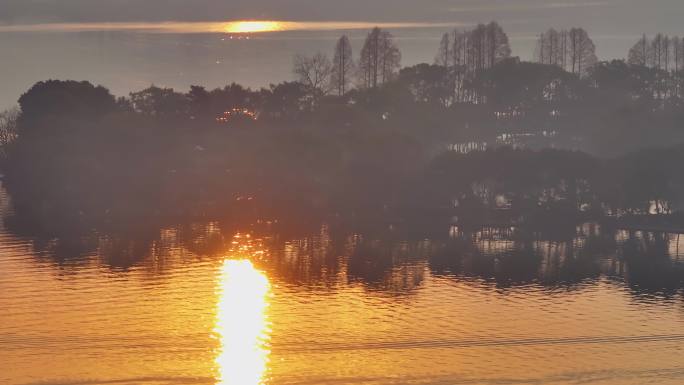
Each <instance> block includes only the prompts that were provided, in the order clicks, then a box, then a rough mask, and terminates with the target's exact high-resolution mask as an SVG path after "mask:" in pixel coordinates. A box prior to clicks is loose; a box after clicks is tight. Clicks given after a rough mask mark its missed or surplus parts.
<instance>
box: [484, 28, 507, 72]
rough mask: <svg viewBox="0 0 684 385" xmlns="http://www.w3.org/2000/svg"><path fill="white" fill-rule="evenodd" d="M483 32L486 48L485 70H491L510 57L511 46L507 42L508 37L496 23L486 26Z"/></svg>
mask: <svg viewBox="0 0 684 385" xmlns="http://www.w3.org/2000/svg"><path fill="white" fill-rule="evenodd" d="M485 31H486V34H485V46H486V48H487V60H486V63H485V68H491V67H494V65H496V64H497V63H498V62H500V61H501V60H503V59H505V58H508V57H510V56H511V46H510V44H509V42H508V35H506V33H505V32H504V30H503V28H501V26H500V25H499V24H498V23H497V22H495V21H492V22H490V23H489V24H487V26H486V29H485Z"/></svg>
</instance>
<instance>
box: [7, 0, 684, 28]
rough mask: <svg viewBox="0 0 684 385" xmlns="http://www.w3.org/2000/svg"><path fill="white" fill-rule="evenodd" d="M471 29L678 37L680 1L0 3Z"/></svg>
mask: <svg viewBox="0 0 684 385" xmlns="http://www.w3.org/2000/svg"><path fill="white" fill-rule="evenodd" d="M235 19H276V20H281V19H282V20H304V21H327V20H336V21H340V20H344V21H392V22H396V21H410V22H476V21H486V20H490V19H496V20H499V21H500V22H502V24H509V25H526V26H527V27H528V28H531V27H534V28H535V29H538V28H539V27H542V26H551V25H553V26H558V27H565V26H570V25H573V26H574V25H578V26H583V27H585V28H587V29H588V30H590V32H593V33H601V34H626V33H632V34H639V33H641V32H647V33H655V32H657V31H662V32H667V33H671V34H674V33H681V34H684V27H682V25H683V24H682V21H683V20H684V1H683V0H0V23H8V24H9V23H13V24H23V23H45V22H100V21H117V22H122V21H170V20H173V21H218V20H235Z"/></svg>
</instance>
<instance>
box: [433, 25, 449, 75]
mask: <svg viewBox="0 0 684 385" xmlns="http://www.w3.org/2000/svg"><path fill="white" fill-rule="evenodd" d="M452 49H453V46H452V44H451V34H450V33H448V32H447V33H445V34H444V35H442V40H440V42H439V51H438V52H437V55H436V56H435V64H437V65H438V66H442V67H444V68H449V67H450V66H451V60H452V59H453V53H452V52H451V50H452Z"/></svg>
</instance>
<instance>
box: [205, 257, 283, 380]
mask: <svg viewBox="0 0 684 385" xmlns="http://www.w3.org/2000/svg"><path fill="white" fill-rule="evenodd" d="M219 280H220V281H219V287H220V290H219V301H218V309H217V319H216V328H215V332H216V333H217V334H218V335H219V336H220V341H221V351H220V353H219V355H218V356H217V357H216V364H217V366H218V374H219V378H218V381H217V384H219V385H260V384H263V383H264V382H265V378H264V377H265V375H266V371H267V366H268V357H269V354H270V351H269V347H268V342H269V338H270V336H269V332H270V330H269V326H268V321H267V317H266V310H267V309H268V295H269V292H270V283H269V281H268V278H267V277H266V275H265V274H264V273H263V272H261V271H259V270H257V269H256V268H255V267H254V265H252V263H251V262H250V261H249V260H226V261H225V262H224V263H223V266H222V268H221V273H220V277H219Z"/></svg>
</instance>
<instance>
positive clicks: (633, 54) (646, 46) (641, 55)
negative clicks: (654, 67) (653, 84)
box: [627, 34, 651, 67]
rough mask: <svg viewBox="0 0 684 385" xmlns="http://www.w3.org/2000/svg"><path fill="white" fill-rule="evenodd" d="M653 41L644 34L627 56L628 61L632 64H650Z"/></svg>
mask: <svg viewBox="0 0 684 385" xmlns="http://www.w3.org/2000/svg"><path fill="white" fill-rule="evenodd" d="M650 56H651V42H650V41H649V40H648V38H647V37H646V35H645V34H644V35H643V36H642V37H641V39H639V41H638V42H637V43H636V44H634V46H632V48H631V49H630V50H629V54H628V56H627V62H628V63H629V64H632V65H640V66H644V67H647V66H649V65H650V62H651V60H650Z"/></svg>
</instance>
